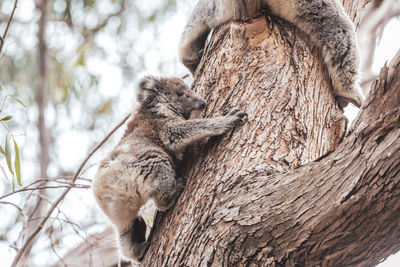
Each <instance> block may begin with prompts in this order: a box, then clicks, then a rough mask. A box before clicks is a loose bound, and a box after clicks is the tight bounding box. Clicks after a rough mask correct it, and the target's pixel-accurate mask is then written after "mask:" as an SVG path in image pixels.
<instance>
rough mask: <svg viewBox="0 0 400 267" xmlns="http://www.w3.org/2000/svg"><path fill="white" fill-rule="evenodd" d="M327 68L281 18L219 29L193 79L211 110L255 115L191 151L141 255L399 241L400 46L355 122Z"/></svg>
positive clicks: (366, 253)
mask: <svg viewBox="0 0 400 267" xmlns="http://www.w3.org/2000/svg"><path fill="white" fill-rule="evenodd" d="M352 3H353V4H352V5H351V4H350V6H353V7H354V6H356V7H357V8H360V6H361V4H362V1H353V2H352ZM345 6H346V3H345ZM351 10H352V13H351V17H352V18H353V19H356V20H357V19H359V16H357V15H356V12H355V11H354V10H357V9H351ZM326 73H327V72H326V70H325V67H324V65H323V64H322V61H321V60H320V59H319V54H318V51H316V49H314V48H311V43H310V42H309V41H308V40H307V37H305V36H303V35H302V33H301V32H299V31H298V30H296V28H295V27H294V26H292V25H289V24H288V23H286V22H284V21H281V20H279V19H278V18H272V19H271V18H270V17H267V18H264V17H260V18H257V19H254V20H253V21H252V22H251V23H238V22H233V23H230V24H228V25H224V26H222V27H221V28H220V29H218V30H216V31H215V32H214V33H213V36H212V38H211V40H210V42H209V44H208V45H207V47H206V50H205V52H204V56H203V59H202V62H201V63H200V66H199V69H198V71H197V74H196V77H195V81H194V85H193V88H194V89H195V90H196V91H197V92H199V93H200V94H201V95H203V96H205V98H206V100H207V101H208V103H209V105H208V108H207V112H206V116H207V117H209V116H213V115H215V114H216V113H221V112H222V111H225V110H229V109H230V108H231V107H236V106H238V107H240V108H241V109H243V110H245V111H246V112H247V113H248V122H247V123H246V124H245V125H243V126H241V127H238V128H236V129H235V130H234V131H232V132H231V133H229V134H227V135H225V136H223V137H219V138H212V139H211V140H209V142H207V143H203V144H200V145H198V146H195V147H194V148H193V149H191V150H190V151H189V152H188V154H187V160H185V161H184V162H183V164H182V166H181V169H180V172H181V175H182V176H184V177H186V179H187V186H186V188H185V190H184V192H183V193H182V195H181V196H180V198H179V200H178V202H177V203H176V205H175V207H174V208H173V209H172V210H170V211H169V212H168V213H167V214H166V216H165V218H164V220H163V221H162V222H161V223H160V224H159V225H157V227H156V230H155V234H154V238H153V240H152V243H151V246H150V248H149V251H148V252H147V254H146V256H145V258H144V261H143V263H142V265H143V266H281V265H286V266H294V265H300V266H347V265H357V266H370V265H374V264H377V263H378V262H379V261H380V260H381V259H383V258H385V257H387V256H388V255H390V254H391V253H394V252H396V251H398V250H399V249H400V230H399V229H400V228H399V222H400V220H399V218H400V186H399V184H400V74H399V73H400V54H398V56H397V57H396V59H394V60H393V63H392V65H391V66H390V67H385V68H383V70H382V73H381V75H380V78H379V80H378V81H377V82H376V83H375V85H374V88H373V90H372V91H371V93H370V96H369V97H368V99H367V101H366V103H365V104H364V106H363V107H362V109H361V110H360V114H359V115H358V117H357V119H356V121H355V122H354V123H353V126H352V127H351V128H350V130H349V131H348V132H346V131H345V128H346V119H345V117H344V116H343V114H342V112H341V111H340V110H339V108H338V107H337V104H336V102H335V99H334V96H333V93H332V88H331V84H330V80H329V78H328V77H327V74H326Z"/></svg>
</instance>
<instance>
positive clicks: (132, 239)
mask: <svg viewBox="0 0 400 267" xmlns="http://www.w3.org/2000/svg"><path fill="white" fill-rule="evenodd" d="M117 228H118V227H117ZM146 228H147V227H146V223H145V221H144V220H143V218H142V217H139V216H138V217H136V218H135V219H134V220H133V222H132V223H131V224H130V225H128V226H127V227H126V228H122V229H121V230H117V235H118V243H119V246H120V248H121V253H122V255H123V256H125V257H127V258H129V259H131V260H135V261H139V262H140V261H141V260H142V259H143V257H144V255H145V253H146V251H147V249H148V247H149V242H148V241H146Z"/></svg>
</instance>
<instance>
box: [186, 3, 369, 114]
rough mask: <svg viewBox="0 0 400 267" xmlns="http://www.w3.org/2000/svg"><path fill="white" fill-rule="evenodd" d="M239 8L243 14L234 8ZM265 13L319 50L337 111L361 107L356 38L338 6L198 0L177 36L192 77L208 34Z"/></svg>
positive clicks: (345, 16) (351, 24) (332, 4)
mask: <svg viewBox="0 0 400 267" xmlns="http://www.w3.org/2000/svg"><path fill="white" fill-rule="evenodd" d="M241 2H243V3H244V4H242V3H241ZM240 4H242V5H244V9H246V10H245V11H242V10H240V9H239V8H238V6H239V5H240ZM265 8H268V9H269V10H270V11H271V12H272V14H274V15H276V16H279V17H281V18H283V19H285V20H287V21H289V22H291V23H293V24H294V25H296V26H297V27H298V28H299V29H300V30H302V31H303V32H305V33H306V34H307V35H308V36H309V37H310V39H311V41H312V43H313V44H314V45H315V46H316V47H318V48H319V49H320V51H321V53H322V57H323V59H324V61H325V64H326V65H327V67H328V71H329V74H330V76H331V78H332V83H333V87H334V94H335V95H336V98H337V101H338V103H339V105H340V106H341V107H343V106H347V104H348V103H349V102H350V103H352V104H354V105H355V106H357V107H360V105H361V103H362V97H361V95H360V94H359V92H360V91H359V84H358V68H359V55H358V48H357V41H356V34H355V30H354V26H353V23H352V21H351V20H350V18H349V17H348V15H347V14H346V12H345V11H344V9H343V7H342V6H341V4H340V3H339V2H338V0H286V1H283V0H281V1H280V0H244V1H240V2H239V1H237V2H236V1H232V0H199V1H198V2H197V4H196V6H195V8H194V10H193V12H192V14H191V15H190V18H189V21H188V22H187V24H186V27H185V29H184V31H183V33H182V36H181V40H180V48H179V54H180V60H181V61H182V63H183V64H184V65H185V66H186V67H187V68H188V69H189V70H190V71H191V72H192V74H193V73H194V72H195V70H196V68H197V65H198V64H199V62H200V59H201V56H202V52H203V48H204V45H205V40H206V39H207V36H208V34H209V32H210V31H211V29H213V28H215V27H218V26H220V25H222V24H224V23H225V22H227V21H229V20H232V19H233V18H234V17H235V18H236V19H237V17H238V15H237V14H239V13H241V12H242V13H247V15H246V16H247V17H246V18H248V19H250V18H252V17H253V16H254V15H256V14H257V12H260V11H261V10H262V9H265ZM242 9H243V8H242ZM249 10H250V11H249ZM249 13H250V14H249ZM240 18H242V16H241V17H240Z"/></svg>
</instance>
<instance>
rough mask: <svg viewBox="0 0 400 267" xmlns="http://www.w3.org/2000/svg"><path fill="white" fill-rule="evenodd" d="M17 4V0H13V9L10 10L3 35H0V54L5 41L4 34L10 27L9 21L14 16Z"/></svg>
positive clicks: (5, 34)
mask: <svg viewBox="0 0 400 267" xmlns="http://www.w3.org/2000/svg"><path fill="white" fill-rule="evenodd" d="M17 4H18V0H15V2H14V8H13V11H12V12H11V16H10V19H9V20H8V23H7V26H6V29H5V31H4V34H3V37H1V36H0V54H1V50H2V49H3V45H4V42H5V39H6V36H7V32H8V28H9V27H10V24H11V21H12V19H13V17H14V13H15V10H16V9H17Z"/></svg>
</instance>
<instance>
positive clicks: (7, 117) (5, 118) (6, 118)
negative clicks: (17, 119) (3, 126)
mask: <svg viewBox="0 0 400 267" xmlns="http://www.w3.org/2000/svg"><path fill="white" fill-rule="evenodd" d="M11 119H12V116H5V117H3V118H1V119H0V120H2V121H9V120H11Z"/></svg>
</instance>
